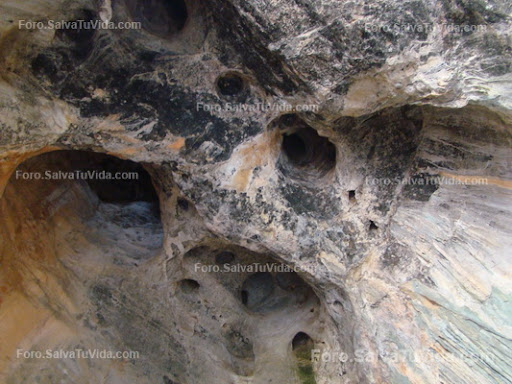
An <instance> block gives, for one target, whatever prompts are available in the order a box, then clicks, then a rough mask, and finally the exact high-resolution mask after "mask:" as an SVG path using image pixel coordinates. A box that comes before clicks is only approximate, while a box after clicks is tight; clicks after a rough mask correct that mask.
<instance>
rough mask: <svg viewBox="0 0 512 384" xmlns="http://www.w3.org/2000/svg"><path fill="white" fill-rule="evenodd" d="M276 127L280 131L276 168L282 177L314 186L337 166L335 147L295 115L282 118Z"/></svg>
mask: <svg viewBox="0 0 512 384" xmlns="http://www.w3.org/2000/svg"><path fill="white" fill-rule="evenodd" d="M277 125H278V126H279V127H280V128H281V131H282V136H283V137H282V143H281V155H280V156H279V159H278V167H279V169H280V170H281V171H282V172H283V174H284V175H285V176H288V177H290V178H292V179H295V180H298V181H310V182H314V181H316V180H318V179H319V178H321V177H323V176H325V175H327V174H329V173H330V172H331V171H332V170H333V169H334V167H335V166H336V147H335V146H334V144H333V143H331V142H330V141H329V139H328V138H326V137H322V136H320V135H319V134H318V133H317V131H316V130H315V129H313V128H312V127H310V126H309V125H307V124H306V123H305V122H304V121H302V120H301V119H300V118H299V117H297V116H296V115H290V114H288V115H284V116H282V117H281V118H280V120H278V122H277Z"/></svg>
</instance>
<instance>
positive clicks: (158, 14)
mask: <svg viewBox="0 0 512 384" xmlns="http://www.w3.org/2000/svg"><path fill="white" fill-rule="evenodd" d="M126 3H127V6H128V10H129V12H130V14H131V17H132V19H133V20H134V21H139V22H141V24H142V28H143V29H145V30H146V31H148V32H150V33H152V34H154V35H157V36H160V37H164V38H168V37H171V36H172V35H173V34H175V33H178V32H180V31H181V30H182V29H183V28H184V27H185V24H186V23H187V20H188V16H189V15H188V10H187V5H186V3H185V1H184V0H127V2H126Z"/></svg>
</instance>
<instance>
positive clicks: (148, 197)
mask: <svg viewBox="0 0 512 384" xmlns="http://www.w3.org/2000/svg"><path fill="white" fill-rule="evenodd" d="M10 199H13V201H17V206H18V207H21V206H23V205H25V206H26V207H27V209H29V211H30V215H31V216H32V217H34V218H37V219H38V220H39V221H40V225H48V226H52V225H54V223H56V222H60V220H65V224H62V225H61V227H59V228H64V230H63V231H64V232H65V231H68V230H69V231H71V232H73V231H80V232H81V234H82V236H83V237H84V239H87V241H83V242H81V243H77V244H74V243H72V242H73V241H74V240H76V239H71V240H70V239H68V238H67V237H63V238H62V239H61V238H60V236H61V233H60V232H59V231H61V229H59V228H57V227H56V228H55V229H53V231H54V232H55V237H56V238H57V239H59V241H60V242H61V243H62V244H68V243H69V244H68V245H64V246H63V249H66V248H70V249H72V250H73V251H74V252H69V254H68V255H66V256H69V258H74V257H84V256H79V255H81V254H82V255H84V254H88V255H89V256H90V257H92V258H94V260H95V262H101V263H112V264H116V265H123V266H137V265H139V263H140V262H142V261H145V260H147V259H149V258H151V257H153V256H155V255H156V253H157V252H158V251H159V249H160V248H161V246H162V241H163V228H162V223H161V220H160V207H159V201H158V195H157V193H156V191H155V189H154V187H153V184H152V181H151V177H150V175H149V174H148V172H147V171H146V170H145V169H144V168H143V167H142V165H141V164H139V163H135V162H132V161H128V160H121V159H118V158H116V157H113V156H109V155H105V154H101V153H95V152H88V151H68V150H65V151H54V152H50V153H46V154H42V155H39V156H36V157H33V158H31V159H29V160H27V161H25V162H24V163H22V164H21V165H19V166H18V168H17V169H16V170H15V172H14V174H13V176H12V178H11V179H10V182H9V184H8V186H7V188H6V193H5V195H4V201H6V202H7V204H8V205H9V200H10ZM11 204H12V202H11ZM20 209H21V208H20ZM7 214H8V213H7ZM20 220H30V219H29V218H27V217H25V218H23V219H20ZM27 236H28V235H27ZM62 236H64V234H62ZM30 241H32V240H27V242H30ZM33 241H34V242H36V243H38V242H41V243H44V241H42V240H38V239H33ZM93 243H97V244H98V248H97V249H96V251H95V252H91V251H90V250H89V247H92V244H93ZM83 248H85V249H83ZM75 251H76V253H75ZM88 252H89V253H88Z"/></svg>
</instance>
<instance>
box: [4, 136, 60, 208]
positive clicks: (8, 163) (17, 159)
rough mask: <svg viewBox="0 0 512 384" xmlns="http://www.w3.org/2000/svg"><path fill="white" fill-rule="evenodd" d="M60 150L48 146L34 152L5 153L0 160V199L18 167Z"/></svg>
mask: <svg viewBox="0 0 512 384" xmlns="http://www.w3.org/2000/svg"><path fill="white" fill-rule="evenodd" d="M60 149H61V148H59V147H55V146H48V147H43V148H41V149H39V150H37V151H32V152H25V153H18V152H16V151H9V152H6V153H4V154H3V155H2V158H0V198H1V197H2V196H3V194H4V190H5V186H6V185H7V183H8V182H9V179H10V178H11V175H12V173H13V172H14V171H15V170H16V168H17V167H18V165H20V164H21V163H23V162H24V161H25V160H27V159H30V158H31V157H34V156H37V155H42V154H43V153H47V152H52V151H58V150H60Z"/></svg>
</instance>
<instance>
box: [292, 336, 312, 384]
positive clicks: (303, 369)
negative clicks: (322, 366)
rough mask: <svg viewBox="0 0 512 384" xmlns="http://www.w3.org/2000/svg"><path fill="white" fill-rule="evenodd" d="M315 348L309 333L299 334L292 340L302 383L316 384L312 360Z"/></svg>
mask: <svg viewBox="0 0 512 384" xmlns="http://www.w3.org/2000/svg"><path fill="white" fill-rule="evenodd" d="M313 348H314V342H313V339H312V338H311V337H310V336H309V335H308V334H307V333H304V332H299V333H297V334H296V335H295V337H294V338H293V340H292V350H293V354H294V355H295V359H296V362H297V374H298V376H299V378H300V381H301V383H307V384H314V383H316V380H315V374H314V371H313V363H312V359H311V351H312V350H313Z"/></svg>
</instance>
